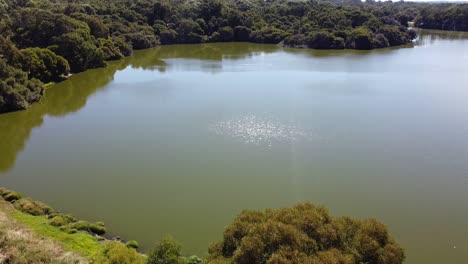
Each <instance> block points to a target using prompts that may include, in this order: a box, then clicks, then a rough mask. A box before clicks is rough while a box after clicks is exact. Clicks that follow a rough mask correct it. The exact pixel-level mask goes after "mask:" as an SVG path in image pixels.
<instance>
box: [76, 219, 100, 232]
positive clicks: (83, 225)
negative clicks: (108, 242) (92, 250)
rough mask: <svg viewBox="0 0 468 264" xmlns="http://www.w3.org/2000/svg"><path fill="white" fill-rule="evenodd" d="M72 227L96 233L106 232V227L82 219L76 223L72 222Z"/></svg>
mask: <svg viewBox="0 0 468 264" xmlns="http://www.w3.org/2000/svg"><path fill="white" fill-rule="evenodd" d="M70 228H74V229H77V230H80V231H86V232H89V233H93V234H96V235H104V234H105V233H106V228H105V227H103V226H101V225H98V224H93V223H90V222H87V221H82V220H80V221H78V222H75V223H71V224H70Z"/></svg>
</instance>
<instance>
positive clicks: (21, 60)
mask: <svg viewBox="0 0 468 264" xmlns="http://www.w3.org/2000/svg"><path fill="white" fill-rule="evenodd" d="M410 21H414V22H415V24H416V25H417V26H419V27H423V28H436V29H445V30H468V5H466V4H421V3H406V2H397V3H392V2H391V1H387V2H376V1H366V2H364V3H363V2H361V1H360V0H236V1H234V0H141V1H133V0H112V1H99V0H74V1H68V0H44V1H35V0H0V57H1V58H2V59H3V60H4V61H5V63H6V64H8V65H9V66H11V67H13V68H14V69H18V70H21V71H23V72H24V73H26V75H25V77H24V78H26V79H28V80H29V79H31V81H32V79H33V78H35V79H37V80H40V81H41V82H51V81H58V80H61V79H63V78H64V77H65V76H67V75H68V74H69V73H70V72H71V73H75V72H80V71H84V70H86V69H90V68H95V67H101V66H104V65H105V64H106V63H105V61H108V60H115V59H120V58H122V57H124V56H128V55H130V54H131V53H132V51H133V50H135V49H144V48H150V47H154V46H156V45H159V44H176V43H203V42H226V41H250V42H256V43H273V44H277V43H282V44H284V45H286V46H291V47H308V48H315V49H344V48H348V49H374V48H384V47H389V46H395V45H402V44H406V43H409V42H411V41H412V40H413V39H414V38H415V37H416V34H415V32H414V31H413V30H411V29H408V27H407V26H408V22H410ZM8 69H12V68H8ZM9 75H14V74H13V73H11V74H9ZM32 82H34V83H37V81H32ZM8 86H9V87H10V88H9V89H10V90H11V89H13V90H15V89H20V88H11V87H19V86H11V85H8ZM2 87H6V86H2ZM2 89H6V88H2ZM0 92H1V93H2V94H5V93H6V92H5V90H2V91H0ZM10 92H11V91H10ZM19 93H20V92H18V94H19ZM22 93H24V91H23V92H22ZM41 94H42V92H40V93H34V96H29V97H28V96H26V97H28V98H29V99H26V101H28V102H32V101H34V100H38V99H39V98H40V95H41ZM14 98H20V97H13V98H10V99H8V100H10V101H11V100H13V101H14V100H16V99H14ZM5 102H6V101H5V99H3V100H2V101H0V109H2V110H1V111H13V110H19V109H24V108H27V107H28V106H29V105H30V103H27V104H26V103H24V102H25V101H23V102H21V103H20V102H18V103H15V106H13V105H9V106H5Z"/></svg>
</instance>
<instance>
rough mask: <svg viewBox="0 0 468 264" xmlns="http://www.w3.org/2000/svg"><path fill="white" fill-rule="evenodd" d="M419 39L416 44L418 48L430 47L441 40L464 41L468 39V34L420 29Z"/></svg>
mask: <svg viewBox="0 0 468 264" xmlns="http://www.w3.org/2000/svg"><path fill="white" fill-rule="evenodd" d="M417 32H418V38H417V40H416V42H415V44H416V45H417V46H428V45H433V44H434V43H436V42H437V41H440V40H448V41H455V40H462V39H468V32H461V31H460V32H454V31H443V30H421V29H418V30H417Z"/></svg>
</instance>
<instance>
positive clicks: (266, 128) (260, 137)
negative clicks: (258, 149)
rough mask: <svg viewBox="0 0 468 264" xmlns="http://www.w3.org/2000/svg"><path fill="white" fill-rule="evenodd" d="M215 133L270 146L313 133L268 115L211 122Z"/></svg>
mask: <svg viewBox="0 0 468 264" xmlns="http://www.w3.org/2000/svg"><path fill="white" fill-rule="evenodd" d="M209 129H210V130H211V131H213V132H214V133H215V134H217V135H221V136H229V137H232V138H236V139H239V140H242V141H243V142H245V143H247V144H254V145H268V146H270V147H271V146H272V145H273V144H275V143H280V142H295V141H299V140H311V139H312V136H313V134H312V133H310V132H307V131H305V130H303V129H301V128H299V127H298V126H295V125H290V124H284V123H282V122H280V121H279V120H276V119H275V118H272V117H270V116H268V115H243V116H238V117H235V118H232V119H228V120H223V121H219V122H217V123H214V124H211V125H210V126H209Z"/></svg>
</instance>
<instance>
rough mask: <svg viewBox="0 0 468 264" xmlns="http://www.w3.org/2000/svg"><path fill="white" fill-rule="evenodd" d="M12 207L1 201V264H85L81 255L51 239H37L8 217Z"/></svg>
mask: <svg viewBox="0 0 468 264" xmlns="http://www.w3.org/2000/svg"><path fill="white" fill-rule="evenodd" d="M12 210H15V209H14V208H13V206H12V205H11V204H9V203H7V202H5V201H3V200H2V199H0V263H9V264H40V263H44V264H45V263H52V264H71V263H74V264H85V263H88V261H87V260H86V259H85V258H83V257H81V256H80V255H78V254H76V253H73V252H68V251H66V250H64V249H63V247H62V246H61V245H59V244H58V243H57V242H54V241H52V240H50V239H48V238H44V237H39V236H37V235H36V234H35V233H34V232H33V231H32V230H31V229H30V228H28V227H26V226H25V225H23V224H20V223H18V222H17V221H15V220H14V219H13V218H11V217H10V216H9V215H8V213H9V212H12Z"/></svg>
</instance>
